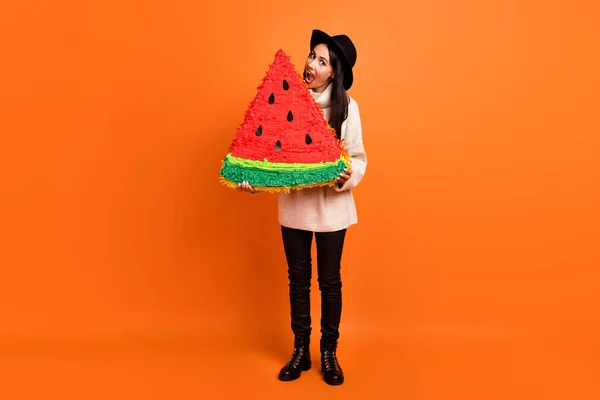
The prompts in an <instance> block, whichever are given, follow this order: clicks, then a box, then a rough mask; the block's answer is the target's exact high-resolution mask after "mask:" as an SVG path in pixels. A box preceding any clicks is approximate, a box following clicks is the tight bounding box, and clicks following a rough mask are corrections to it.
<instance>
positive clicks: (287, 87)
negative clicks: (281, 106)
mask: <svg viewBox="0 0 600 400" xmlns="http://www.w3.org/2000/svg"><path fill="white" fill-rule="evenodd" d="M289 88H290V85H289V84H288V83H287V81H286V80H285V79H284V80H283V90H288V89H289Z"/></svg>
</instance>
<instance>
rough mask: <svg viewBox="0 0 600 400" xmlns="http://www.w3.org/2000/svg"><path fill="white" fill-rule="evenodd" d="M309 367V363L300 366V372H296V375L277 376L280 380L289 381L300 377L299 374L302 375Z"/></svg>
mask: <svg viewBox="0 0 600 400" xmlns="http://www.w3.org/2000/svg"><path fill="white" fill-rule="evenodd" d="M310 368H311V364H310V363H309V364H308V365H305V366H304V367H302V368H300V373H299V374H298V376H290V377H287V376H278V377H277V378H278V379H279V380H280V381H283V382H291V381H295V380H296V379H298V378H300V376H302V372H305V371H308V370H309V369H310Z"/></svg>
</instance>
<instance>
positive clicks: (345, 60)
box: [310, 29, 356, 90]
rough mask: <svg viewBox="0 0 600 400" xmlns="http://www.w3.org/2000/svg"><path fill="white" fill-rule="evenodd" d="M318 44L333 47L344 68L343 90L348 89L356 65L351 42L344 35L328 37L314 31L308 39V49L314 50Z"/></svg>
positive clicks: (354, 49)
mask: <svg viewBox="0 0 600 400" xmlns="http://www.w3.org/2000/svg"><path fill="white" fill-rule="evenodd" d="M320 43H325V44H327V45H328V46H330V47H333V50H334V51H335V53H336V54H337V55H338V58H339V59H340V61H341V62H342V67H343V68H344V89H346V90H348V89H350V87H351V86H352V82H353V80H354V76H353V75H352V68H353V67H354V64H355V63H356V47H354V44H353V43H352V40H350V38H349V37H348V36H346V35H336V36H329V35H328V34H326V33H325V32H323V31H320V30H318V29H314V30H313V32H312V36H311V38H310V49H311V50H312V49H314V48H315V46H316V45H318V44H320Z"/></svg>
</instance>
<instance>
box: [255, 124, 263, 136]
mask: <svg viewBox="0 0 600 400" xmlns="http://www.w3.org/2000/svg"><path fill="white" fill-rule="evenodd" d="M260 135H262V125H259V126H258V128H256V136H260Z"/></svg>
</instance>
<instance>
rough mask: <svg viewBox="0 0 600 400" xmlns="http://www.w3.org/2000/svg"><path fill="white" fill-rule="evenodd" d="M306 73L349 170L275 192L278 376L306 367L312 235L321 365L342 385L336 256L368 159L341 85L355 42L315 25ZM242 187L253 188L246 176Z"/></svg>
mask: <svg viewBox="0 0 600 400" xmlns="http://www.w3.org/2000/svg"><path fill="white" fill-rule="evenodd" d="M310 49H311V51H310V54H309V55H308V58H307V59H306V63H305V66H304V79H305V82H306V83H307V85H308V88H309V90H310V92H311V93H312V95H313V97H314V99H315V101H316V102H317V104H318V105H319V106H320V107H321V109H322V110H323V114H324V116H325V118H326V119H327V120H328V122H329V125H331V127H332V128H334V129H335V132H336V135H337V137H338V138H339V139H343V140H344V144H345V149H346V150H347V151H348V153H349V155H350V166H351V169H346V170H345V171H344V172H343V173H341V174H340V176H339V177H338V178H337V183H336V185H335V186H334V187H317V188H311V189H303V190H294V191H292V192H291V193H287V194H286V193H281V194H280V195H279V222H280V224H281V234H282V239H283V246H284V250H285V256H286V260H287V264H288V277H289V288H290V289H289V295H290V309H291V328H292V332H293V334H294V351H293V353H292V357H291V359H290V360H289V361H288V363H287V364H285V365H284V366H283V368H282V369H281V371H280V373H279V379H280V380H283V381H291V380H295V379H297V378H299V377H300V374H301V372H302V371H307V370H308V369H310V367H311V359H310V349H309V344H310V334H311V317H310V285H311V275H312V266H311V262H312V261H311V246H312V238H313V234H314V236H315V239H316V243H317V271H318V283H319V290H320V291H321V340H320V350H321V370H322V372H323V377H324V380H325V382H327V383H328V384H330V385H340V384H342V383H343V382H344V374H343V371H342V368H341V367H340V364H339V362H338V359H337V354H336V350H337V343H338V339H339V325H340V318H341V312H342V282H341V274H340V269H341V258H342V249H343V245H344V238H345V235H346V230H347V228H348V227H349V226H350V225H353V224H355V223H357V214H356V208H355V205H354V199H353V197H352V192H351V189H353V188H355V187H356V186H357V185H358V183H359V182H360V181H361V179H362V177H363V176H364V174H365V170H366V165H367V158H366V154H365V150H364V147H363V141H362V127H361V122H360V115H359V110H358V105H357V104H356V101H354V99H352V98H351V97H349V96H348V95H347V93H346V90H348V89H350V87H351V86H352V83H353V73H352V68H353V67H354V64H355V62H356V48H355V47H354V44H353V43H352V41H351V40H350V38H348V36H346V35H337V36H329V35H328V34H326V33H325V32H322V31H320V30H314V31H313V33H312V37H311V40H310ZM239 190H241V191H246V192H250V193H256V192H255V191H254V189H253V188H252V187H251V186H250V185H249V184H248V183H247V182H243V183H241V184H240V185H239Z"/></svg>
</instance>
